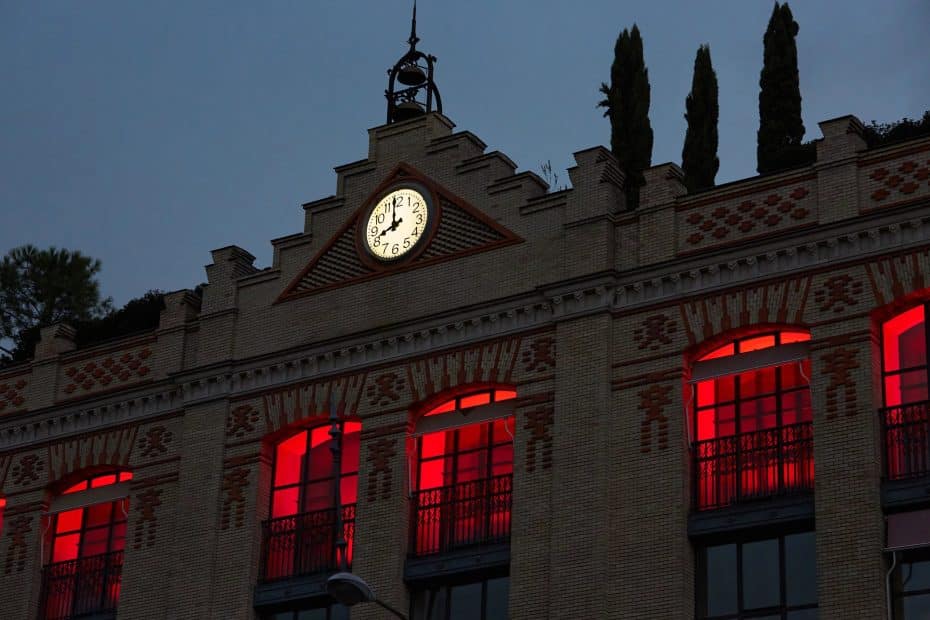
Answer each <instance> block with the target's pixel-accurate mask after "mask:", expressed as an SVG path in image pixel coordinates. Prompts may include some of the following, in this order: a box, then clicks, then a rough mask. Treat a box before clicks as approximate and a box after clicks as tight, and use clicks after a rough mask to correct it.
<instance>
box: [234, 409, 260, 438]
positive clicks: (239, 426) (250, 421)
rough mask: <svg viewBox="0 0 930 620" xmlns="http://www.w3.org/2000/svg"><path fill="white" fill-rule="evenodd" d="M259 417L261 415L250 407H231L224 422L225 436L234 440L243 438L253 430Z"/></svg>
mask: <svg viewBox="0 0 930 620" xmlns="http://www.w3.org/2000/svg"><path fill="white" fill-rule="evenodd" d="M261 417H262V416H261V413H259V411H258V410H257V409H255V408H254V407H252V405H239V406H238V407H233V408H232V410H231V411H230V412H229V419H228V420H227V422H226V436H227V437H232V438H235V439H241V438H243V437H245V436H246V435H248V434H249V433H251V432H253V431H254V430H255V427H256V425H257V424H258V423H259V421H260V420H261Z"/></svg>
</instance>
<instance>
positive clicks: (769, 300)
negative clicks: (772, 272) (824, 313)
mask: <svg viewBox="0 0 930 620" xmlns="http://www.w3.org/2000/svg"><path fill="white" fill-rule="evenodd" d="M810 283H811V278H810V277H809V276H808V277H802V278H796V279H791V280H782V281H778V282H772V283H770V284H767V285H763V286H754V287H745V288H742V289H740V290H737V291H732V292H728V293H724V294H721V295H716V296H710V297H703V298H701V299H697V300H694V301H690V302H684V303H682V304H681V305H680V308H681V315H682V318H683V320H684V324H685V329H686V330H687V333H688V340H689V341H690V342H691V344H696V343H698V342H701V341H703V340H706V339H708V338H710V337H712V336H715V335H717V334H721V333H723V332H726V331H728V330H730V329H734V328H737V327H743V326H748V325H758V324H760V323H781V324H789V325H790V324H800V323H802V322H803V318H804V309H805V305H806V302H807V295H808V290H809V289H810Z"/></svg>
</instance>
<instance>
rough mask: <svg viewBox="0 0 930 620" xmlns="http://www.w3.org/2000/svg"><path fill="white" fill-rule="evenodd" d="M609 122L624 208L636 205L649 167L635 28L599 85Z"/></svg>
mask: <svg viewBox="0 0 930 620" xmlns="http://www.w3.org/2000/svg"><path fill="white" fill-rule="evenodd" d="M601 93H602V94H603V95H604V99H603V100H602V101H601V102H600V103H598V107H603V108H606V111H605V112H604V116H606V117H608V118H609V119H610V150H611V151H613V154H614V155H615V156H616V157H617V160H618V161H619V162H620V169H621V170H623V172H624V173H625V174H626V179H627V208H629V209H635V208H636V207H637V206H638V205H639V188H640V186H642V184H643V170H644V169H646V168H648V167H649V166H650V165H652V126H651V125H650V124H649V71H648V70H647V69H646V63H645V61H644V60H643V40H642V37H641V36H640V34H639V28H638V27H637V26H636V24H633V28H632V30H629V31H628V30H627V29H626V28H624V29H623V32H621V33H620V36H619V37H617V42H616V44H615V45H614V61H613V64H612V65H611V66H610V84H609V85H608V84H607V83H602V84H601Z"/></svg>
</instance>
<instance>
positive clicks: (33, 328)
mask: <svg viewBox="0 0 930 620" xmlns="http://www.w3.org/2000/svg"><path fill="white" fill-rule="evenodd" d="M99 271H100V261H99V260H97V259H94V258H90V257H88V256H84V255H83V254H81V253H80V252H77V251H75V252H72V251H70V250H63V249H61V250H60V249H57V248H54V247H52V248H49V249H47V250H40V249H38V248H36V247H35V246H33V245H24V246H22V247H18V248H14V249H12V250H10V251H9V252H8V253H7V255H6V256H4V257H3V259H2V261H0V343H4V342H12V347H6V346H3V345H2V344H0V353H3V354H6V355H7V356H9V357H10V358H12V360H13V361H22V360H25V359H28V358H29V357H31V355H32V352H33V350H34V348H35V343H36V342H37V341H38V336H39V330H40V329H41V328H42V327H47V326H49V325H52V324H54V323H59V322H61V321H71V322H78V321H86V320H89V319H92V318H95V317H99V316H102V315H103V314H104V313H106V312H107V311H108V310H109V309H110V300H109V299H103V300H102V299H101V298H100V286H99V284H98V282H97V279H96V277H95V276H96V275H97V273H98V272H99Z"/></svg>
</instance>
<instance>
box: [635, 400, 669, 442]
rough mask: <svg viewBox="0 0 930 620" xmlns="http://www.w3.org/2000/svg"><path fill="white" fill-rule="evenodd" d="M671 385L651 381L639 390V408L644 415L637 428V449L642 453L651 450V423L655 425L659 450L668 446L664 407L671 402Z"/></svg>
mask: <svg viewBox="0 0 930 620" xmlns="http://www.w3.org/2000/svg"><path fill="white" fill-rule="evenodd" d="M671 392H672V387H671V386H670V385H659V384H655V383H653V384H652V385H650V386H649V387H647V388H646V389H645V390H643V391H641V392H639V398H640V401H639V409H640V411H642V412H644V413H645V414H646V415H645V416H644V417H643V421H642V423H641V424H640V429H639V451H640V452H643V453H647V452H651V451H652V425H653V423H655V425H656V431H657V433H656V437H657V444H656V445H657V447H658V449H659V450H665V449H666V448H668V418H667V417H666V416H665V407H667V406H668V405H670V404H672V398H671Z"/></svg>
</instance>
